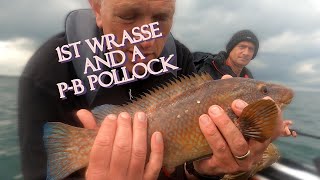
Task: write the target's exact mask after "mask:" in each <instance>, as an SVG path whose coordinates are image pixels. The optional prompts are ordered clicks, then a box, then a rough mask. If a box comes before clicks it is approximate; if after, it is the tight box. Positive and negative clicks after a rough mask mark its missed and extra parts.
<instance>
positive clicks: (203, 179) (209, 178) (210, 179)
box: [184, 161, 223, 180]
mask: <svg viewBox="0 0 320 180" xmlns="http://www.w3.org/2000/svg"><path fill="white" fill-rule="evenodd" d="M184 167H185V171H186V173H188V174H189V175H192V176H194V177H196V178H197V179H200V180H220V179H222V178H223V176H217V175H204V174H200V173H199V172H198V171H196V170H195V168H194V164H193V161H188V162H186V163H185V164H184Z"/></svg>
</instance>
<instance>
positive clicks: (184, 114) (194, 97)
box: [44, 74, 293, 179]
mask: <svg viewBox="0 0 320 180" xmlns="http://www.w3.org/2000/svg"><path fill="white" fill-rule="evenodd" d="M266 96H269V97H271V98H272V99H273V100H274V101H271V100H262V98H263V97H266ZM292 98H293V91H292V90H291V89H288V88H286V87H284V86H281V85H276V84H272V83H265V82H261V81H256V80H253V79H247V78H230V79H224V80H212V78H211V77H210V75H209V74H202V75H193V76H183V77H180V78H178V79H175V80H171V81H170V82H168V83H166V84H164V85H162V86H159V87H156V88H154V89H152V90H150V91H149V92H148V93H145V94H143V95H142V97H140V98H138V99H137V100H134V101H133V102H131V103H128V104H126V105H123V106H114V105H102V106H98V107H96V108H95V109H93V111H92V112H93V114H94V115H95V118H96V119H97V121H98V122H100V123H101V122H102V121H103V119H104V118H105V117H106V116H107V115H108V114H119V113H120V112H128V113H129V114H131V116H133V115H134V113H135V112H138V111H143V112H145V113H146V116H147V119H148V143H150V139H151V135H152V134H153V133H154V132H155V131H159V132H161V133H162V135H163V140H164V147H165V152H164V160H163V166H164V167H166V168H167V169H172V168H174V167H176V166H178V165H181V164H183V163H184V162H186V161H189V160H195V159H199V158H201V157H205V156H206V155H210V154H212V151H211V148H210V147H209V145H208V144H207V141H206V139H205V137H204V136H203V134H202V132H201V130H200V127H199V123H198V119H199V117H200V116H201V115H202V114H204V113H207V112H208V108H209V107H210V106H211V105H214V104H217V105H219V106H221V107H222V108H223V109H224V110H225V111H226V112H227V113H228V115H229V117H230V118H231V119H232V120H233V121H234V123H235V124H236V126H237V127H238V128H239V130H240V131H241V132H242V134H243V136H244V137H245V138H246V139H249V138H253V139H255V140H257V141H260V142H263V141H265V140H267V139H269V138H270V137H271V136H272V134H273V133H274V131H275V129H276V128H277V125H278V108H277V106H278V107H284V106H285V105H287V104H289V103H290V102H291V100H292ZM235 99H242V100H244V101H246V102H247V103H248V104H249V105H248V106H247V107H246V108H245V109H244V110H243V112H242V114H241V116H240V117H239V118H237V117H236V115H235V114H234V113H233V111H232V109H231V107H230V105H231V103H232V102H233V101H234V100H235ZM96 135H97V130H90V129H84V128H78V127H73V126H69V125H66V124H63V123H58V122H48V123H46V125H45V126H44V143H45V147H46V150H47V154H48V160H47V162H48V163H47V178H48V179H62V178H64V177H66V176H68V175H69V174H71V173H72V172H75V171H76V170H79V169H81V168H83V167H86V166H88V162H89V154H90V150H91V148H92V146H93V143H94V139H95V137H96ZM149 153H150V144H148V154H149Z"/></svg>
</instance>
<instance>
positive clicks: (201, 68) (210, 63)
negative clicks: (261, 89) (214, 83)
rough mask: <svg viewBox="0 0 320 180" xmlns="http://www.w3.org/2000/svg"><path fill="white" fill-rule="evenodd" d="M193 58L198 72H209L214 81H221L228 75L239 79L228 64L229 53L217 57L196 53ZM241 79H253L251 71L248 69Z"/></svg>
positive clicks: (244, 71)
mask: <svg viewBox="0 0 320 180" xmlns="http://www.w3.org/2000/svg"><path fill="white" fill-rule="evenodd" d="M193 56H194V64H195V66H196V70H197V72H207V73H209V74H210V75H211V77H212V78H213V79H221V77H222V76H223V75H226V74H229V75H231V76H232V77H237V75H236V74H235V73H234V72H233V71H232V69H231V67H230V66H228V65H227V64H226V59H227V53H226V52H224V51H221V52H219V53H218V54H215V55H213V54H210V53H203V52H195V53H193ZM240 77H245V78H253V76H252V74H251V72H250V70H249V69H248V68H246V67H244V68H243V70H242V71H241V73H240Z"/></svg>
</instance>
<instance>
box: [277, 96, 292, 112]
mask: <svg viewBox="0 0 320 180" xmlns="http://www.w3.org/2000/svg"><path fill="white" fill-rule="evenodd" d="M291 101H292V98H290V99H288V100H287V101H285V102H283V103H280V104H279V105H278V106H279V108H280V109H281V110H283V109H285V108H286V107H287V106H288V105H289V104H290V103H291Z"/></svg>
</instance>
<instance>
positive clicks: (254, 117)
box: [237, 99, 278, 142]
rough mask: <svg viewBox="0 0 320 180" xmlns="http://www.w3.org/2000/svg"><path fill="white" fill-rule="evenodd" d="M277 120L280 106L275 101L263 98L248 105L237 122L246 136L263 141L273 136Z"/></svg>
mask: <svg viewBox="0 0 320 180" xmlns="http://www.w3.org/2000/svg"><path fill="white" fill-rule="evenodd" d="M277 120H278V108H277V106H276V104H275V102H273V101H272V100H265V99H261V100H258V101H256V102H254V103H252V104H250V105H248V106H247V107H246V108H245V109H244V110H243V111H242V114H241V116H240V117H239V120H238V121H237V122H238V123H239V127H240V130H241V132H242V134H243V135H244V136H245V137H246V138H253V139H255V140H257V141H259V142H263V141H265V140H267V139H269V138H270V137H271V136H272V134H273V132H274V130H275V128H276V126H277Z"/></svg>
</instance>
